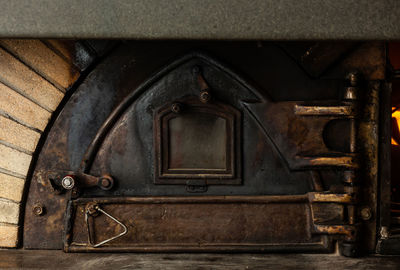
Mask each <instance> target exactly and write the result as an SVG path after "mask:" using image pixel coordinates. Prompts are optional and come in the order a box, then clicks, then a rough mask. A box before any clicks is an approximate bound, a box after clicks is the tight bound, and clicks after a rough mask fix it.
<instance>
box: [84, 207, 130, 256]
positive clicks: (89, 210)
mask: <svg viewBox="0 0 400 270" xmlns="http://www.w3.org/2000/svg"><path fill="white" fill-rule="evenodd" d="M99 213H102V214H104V215H106V216H107V217H108V218H110V219H111V220H113V221H114V222H115V223H117V224H118V225H120V226H121V227H122V228H123V231H122V232H121V233H120V234H118V235H115V236H112V237H110V238H108V239H106V240H103V241H101V242H100V243H97V244H96V243H95V240H94V235H93V234H92V233H91V231H90V224H89V217H92V218H93V219H94V218H95V217H96V216H97V215H98V214H99ZM85 222H86V226H87V231H88V241H89V244H90V245H91V246H92V247H94V248H97V247H100V246H102V245H104V244H106V243H108V242H110V241H112V240H115V239H117V238H120V237H122V236H124V235H125V234H127V233H128V228H127V227H126V226H125V225H124V224H123V223H122V222H121V221H119V220H118V219H116V218H115V217H113V216H111V215H110V214H109V213H107V212H106V211H104V210H103V209H101V208H100V206H99V205H97V204H88V206H87V207H86V213H85Z"/></svg>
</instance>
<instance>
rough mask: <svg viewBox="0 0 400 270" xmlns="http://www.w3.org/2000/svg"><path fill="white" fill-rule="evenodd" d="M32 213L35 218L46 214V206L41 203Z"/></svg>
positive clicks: (35, 206) (34, 207)
mask: <svg viewBox="0 0 400 270" xmlns="http://www.w3.org/2000/svg"><path fill="white" fill-rule="evenodd" d="M32 212H33V214H34V215H35V216H41V215H43V214H44V206H43V205H41V204H40V203H37V204H35V205H34V206H33V208H32Z"/></svg>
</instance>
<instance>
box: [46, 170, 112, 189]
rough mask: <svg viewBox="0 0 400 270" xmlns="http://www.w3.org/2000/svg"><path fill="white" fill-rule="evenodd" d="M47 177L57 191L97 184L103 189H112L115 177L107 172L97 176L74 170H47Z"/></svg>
mask: <svg viewBox="0 0 400 270" xmlns="http://www.w3.org/2000/svg"><path fill="white" fill-rule="evenodd" d="M47 179H48V180H49V181H50V184H51V186H52V188H53V190H54V192H56V193H61V192H63V191H65V190H73V189H75V190H76V189H77V188H78V189H79V188H88V187H96V186H97V187H99V188H101V189H102V190H110V189H112V187H113V186H114V179H113V178H112V177H111V176H110V175H107V174H105V175H103V176H100V177H96V176H93V175H89V174H85V173H79V172H72V171H50V172H47Z"/></svg>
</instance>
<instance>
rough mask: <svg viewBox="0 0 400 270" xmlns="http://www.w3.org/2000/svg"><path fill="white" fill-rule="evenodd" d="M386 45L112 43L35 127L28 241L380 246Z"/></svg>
mask: <svg viewBox="0 0 400 270" xmlns="http://www.w3.org/2000/svg"><path fill="white" fill-rule="evenodd" d="M385 50H386V48H385V44H384V43H383V42H365V43H360V42H239V41H236V42H211V41H210V42H205V41H202V42H194V41H193V42H184V41H174V42H173V41H163V42H150V41H147V42H146V41H129V42H122V43H118V45H117V46H114V47H113V48H112V49H110V50H109V51H108V53H107V54H105V56H104V57H103V58H102V59H101V61H99V63H98V64H97V65H96V66H95V67H94V68H93V70H92V71H91V72H90V73H89V74H88V76H87V77H86V78H84V79H83V80H82V81H81V82H80V84H79V85H78V86H77V87H76V89H75V90H74V91H73V93H72V95H71V96H70V98H69V99H68V100H67V101H66V103H65V104H64V106H63V108H62V110H61V111H60V113H59V115H58V116H57V118H56V119H55V121H54V124H53V126H52V127H51V129H50V130H49V132H48V134H47V137H46V139H45V141H44V144H43V147H42V149H41V151H40V153H39V155H38V159H37V162H36V165H35V167H34V171H33V174H32V180H31V182H30V187H29V193H28V197H27V203H26V208H25V217H24V227H23V246H24V248H26V249H64V251H66V252H87V251H93V252H104V251H106V252H114V251H116V252H121V251H137V252H183V251H185V252H186V251H191V252H271V251H273V252H280V251H284V252H287V251H290V252H323V253H326V252H333V250H334V248H335V246H336V243H338V244H339V247H340V248H339V249H340V252H341V253H342V254H343V255H345V256H355V255H357V254H360V253H362V252H364V253H365V252H366V253H374V252H376V247H377V242H378V240H379V241H380V242H379V243H380V246H379V245H378V247H382V243H384V241H385V239H387V237H388V235H385V232H383V234H382V232H379V230H382V229H381V228H384V227H385V226H383V227H382V224H381V222H382V221H381V220H382V217H384V215H385V213H386V212H385V211H384V210H383V211H381V210H380V208H379V207H380V203H379V202H380V200H381V199H382V201H384V198H378V190H379V189H378V187H379V186H378V183H379V182H378V176H379V175H378V174H379V171H378V165H379V164H381V165H380V166H383V167H385V166H388V165H385V162H387V160H386V161H385V157H384V155H383V156H382V155H381V156H379V150H380V149H381V150H382V149H384V147H385V145H386V146H387V145H388V144H390V142H387V141H389V140H387V138H390V133H389V135H388V132H387V131H385V127H386V128H387V127H388V126H387V125H386V126H385V124H384V123H387V122H389V121H390V111H389V110H390V105H389V107H388V106H387V103H388V100H389V98H390V85H389V84H388V83H387V82H386V80H385V74H386V54H385ZM385 106H386V107H388V108H386V107H385ZM379 123H383V124H381V125H379ZM389 127H390V125H389ZM385 132H386V133H385ZM385 136H386V137H385ZM388 136H389V137H388ZM385 138H386V140H385ZM382 147H383V148H382ZM379 162H381V163H379ZM383 167H381V168H383ZM383 171H384V169H383ZM389 200H390V199H389ZM378 206H379V207H378ZM379 213H380V214H381V216H379ZM378 217H381V219H379V218H378ZM383 220H384V218H383ZM383 230H385V229H383ZM39 236H40V237H39ZM382 241H383V242H382ZM383 246H385V245H383Z"/></svg>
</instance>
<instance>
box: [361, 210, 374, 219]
mask: <svg viewBox="0 0 400 270" xmlns="http://www.w3.org/2000/svg"><path fill="white" fill-rule="evenodd" d="M360 214H361V218H362V219H363V220H365V221H367V220H370V219H371V217H372V212H371V208H369V207H364V208H362V209H361V212H360Z"/></svg>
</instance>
